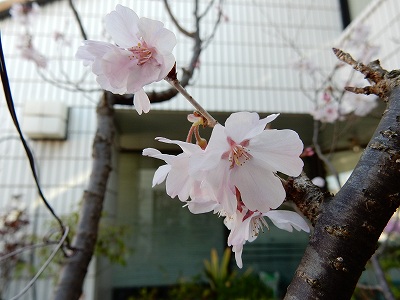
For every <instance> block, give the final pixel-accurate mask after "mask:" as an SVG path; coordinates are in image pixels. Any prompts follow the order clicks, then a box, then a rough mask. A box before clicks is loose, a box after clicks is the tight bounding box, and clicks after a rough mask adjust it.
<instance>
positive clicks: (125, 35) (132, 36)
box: [104, 4, 139, 48]
mask: <svg viewBox="0 0 400 300" xmlns="http://www.w3.org/2000/svg"><path fill="white" fill-rule="evenodd" d="M104 21H105V27H106V30H107V32H108V33H109V34H110V35H111V38H112V39H113V40H114V42H115V43H116V44H117V45H118V46H120V47H122V48H130V47H133V46H136V45H137V43H138V42H139V39H138V37H137V33H138V31H139V29H138V25H137V24H138V22H139V17H138V16H137V14H136V13H135V12H134V11H133V10H132V9H130V8H128V7H125V6H122V5H120V4H118V5H117V6H116V7H115V10H114V11H112V12H110V13H109V14H108V15H106V16H105V19H104Z"/></svg>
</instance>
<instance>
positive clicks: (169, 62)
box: [153, 53, 175, 81]
mask: <svg viewBox="0 0 400 300" xmlns="http://www.w3.org/2000/svg"><path fill="white" fill-rule="evenodd" d="M153 57H154V59H155V60H156V61H157V62H158V64H159V68H160V74H159V75H158V78H157V79H156V80H155V81H160V80H162V79H164V78H165V77H166V76H167V75H168V73H169V72H170V71H171V69H172V68H173V66H174V65H175V57H174V56H173V55H172V54H167V55H160V54H157V53H155V54H154V55H153Z"/></svg>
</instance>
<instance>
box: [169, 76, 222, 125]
mask: <svg viewBox="0 0 400 300" xmlns="http://www.w3.org/2000/svg"><path fill="white" fill-rule="evenodd" d="M165 81H167V82H168V83H169V84H170V85H172V86H173V87H174V88H175V89H176V90H177V91H178V92H179V93H181V94H182V96H183V97H185V98H186V100H188V101H189V102H190V104H192V105H193V107H194V108H195V109H196V110H197V111H198V112H199V113H200V114H201V115H202V116H203V117H204V118H206V120H207V122H208V123H207V126H209V127H214V126H215V125H216V124H217V123H218V122H217V120H215V119H214V118H213V116H211V115H210V114H209V113H208V111H206V110H205V109H204V108H203V107H202V106H201V105H200V104H199V103H198V102H197V101H196V100H195V99H194V98H193V97H192V96H191V95H190V94H189V93H188V92H187V91H186V90H185V88H184V87H183V86H182V85H181V84H180V83H179V80H178V79H171V78H169V77H166V78H165Z"/></svg>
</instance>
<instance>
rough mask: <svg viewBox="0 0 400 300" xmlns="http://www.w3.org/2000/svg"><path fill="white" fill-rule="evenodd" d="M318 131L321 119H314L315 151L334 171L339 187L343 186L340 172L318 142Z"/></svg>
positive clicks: (330, 169)
mask: <svg viewBox="0 0 400 300" xmlns="http://www.w3.org/2000/svg"><path fill="white" fill-rule="evenodd" d="M318 132H319V121H317V120H314V130H313V137H312V142H313V145H314V149H315V153H317V155H318V157H319V159H321V160H322V161H323V162H324V163H325V164H326V166H327V167H328V168H329V171H330V172H331V173H332V175H333V176H334V177H335V179H336V181H337V183H338V185H339V188H340V187H341V186H342V185H341V183H340V179H339V174H338V172H337V170H336V169H335V167H334V166H333V165H332V163H331V162H330V160H329V159H328V158H327V157H326V156H325V155H324V154H323V153H322V150H321V146H320V145H319V143H318Z"/></svg>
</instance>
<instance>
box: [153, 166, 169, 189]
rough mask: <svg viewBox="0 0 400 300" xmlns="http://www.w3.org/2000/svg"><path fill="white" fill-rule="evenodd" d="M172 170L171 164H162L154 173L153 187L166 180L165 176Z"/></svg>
mask: <svg viewBox="0 0 400 300" xmlns="http://www.w3.org/2000/svg"><path fill="white" fill-rule="evenodd" d="M170 171H171V166H170V165H163V166H160V167H159V168H158V169H157V170H156V172H155V173H154V177H153V182H152V187H154V186H156V185H157V184H160V183H162V182H164V180H165V178H166V177H167V175H168V173H169V172H170Z"/></svg>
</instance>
